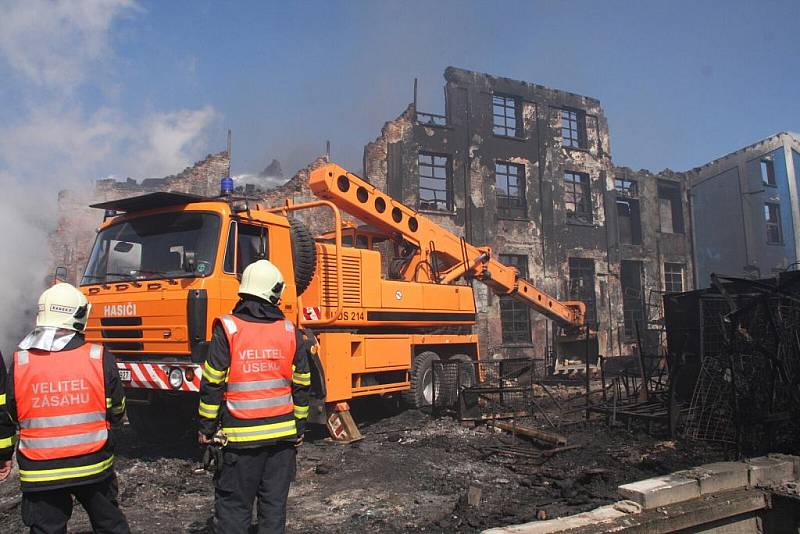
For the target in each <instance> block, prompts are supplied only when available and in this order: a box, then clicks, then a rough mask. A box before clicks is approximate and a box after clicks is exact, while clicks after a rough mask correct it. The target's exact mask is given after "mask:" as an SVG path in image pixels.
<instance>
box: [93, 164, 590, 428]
mask: <svg viewBox="0 0 800 534" xmlns="http://www.w3.org/2000/svg"><path fill="white" fill-rule="evenodd" d="M223 183H225V182H224V181H223ZM309 184H310V187H311V190H312V191H313V193H314V194H315V196H316V197H318V200H315V201H312V202H306V203H302V204H292V203H291V202H290V201H288V200H287V202H286V203H285V204H284V205H283V206H277V207H273V208H266V207H263V206H261V205H259V204H257V203H254V202H253V201H252V200H250V199H245V198H237V197H234V196H233V195H232V194H231V192H230V191H229V190H225V191H223V193H224V194H222V195H220V197H215V198H205V197H197V196H192V195H185V194H179V193H152V194H149V195H143V196H139V197H133V198H128V199H121V200H116V201H111V202H105V203H101V204H96V205H94V207H97V208H101V209H105V210H106V220H105V221H104V223H103V224H102V225H101V227H100V229H99V230H98V235H97V238H96V241H95V244H94V247H93V250H92V254H91V256H90V260H89V263H88V265H87V268H86V272H85V274H84V277H83V280H82V283H81V286H82V289H83V291H84V292H85V293H86V294H87V296H88V298H89V300H90V302H91V303H92V304H93V308H92V310H93V313H92V315H91V316H90V318H89V323H88V326H87V329H86V331H87V336H88V338H89V340H90V341H94V342H101V343H104V344H105V345H106V346H107V347H108V348H109V349H110V350H112V351H113V352H114V353H115V355H116V356H117V365H118V367H119V369H120V374H121V378H122V379H123V382H124V384H125V386H126V389H127V390H128V397H129V406H130V408H129V420H130V422H131V424H132V425H133V426H134V428H135V429H137V430H141V431H142V432H141V434H142V435H144V436H148V435H155V436H165V435H166V436H168V435H170V434H174V433H176V432H179V431H180V429H181V428H186V427H188V426H189V425H188V422H189V421H190V420H191V419H192V418H193V416H194V413H195V411H196V406H197V391H198V389H199V382H200V374H201V373H200V368H199V366H200V364H202V362H203V360H204V358H205V351H206V349H207V346H208V342H209V340H210V337H211V326H212V323H213V320H214V319H215V318H216V317H218V316H219V315H220V314H223V313H228V312H229V311H230V310H231V309H232V307H233V305H234V304H235V302H236V300H237V298H238V297H237V288H238V278H239V277H240V275H241V272H242V270H243V269H244V267H245V266H246V265H248V264H249V263H250V262H252V261H255V260H256V259H260V258H268V259H269V260H270V261H272V262H273V263H275V265H277V266H278V268H279V269H280V270H281V271H282V272H283V274H284V278H285V279H286V281H287V284H286V289H285V291H284V294H283V297H282V299H281V302H280V307H281V309H282V310H283V312H284V314H285V315H286V316H287V318H289V319H290V320H292V321H293V322H295V323H296V324H297V325H298V326H299V327H300V328H302V329H303V330H304V331H305V332H306V335H307V341H308V342H307V349H308V351H309V354H310V356H311V359H312V362H313V365H312V385H313V389H314V390H315V392H316V396H317V399H318V402H317V403H316V410H314V409H312V416H315V419H316V420H317V421H319V422H322V421H327V423H328V426H329V429H330V430H331V432H332V434H334V435H337V433H339V434H348V433H349V434H350V436H351V437H352V434H353V433H357V430H355V429H354V428H353V427H352V425H347V424H342V421H343V420H346V419H347V417H346V416H347V412H346V403H347V402H348V401H349V400H351V399H353V398H355V397H361V396H368V395H387V394H400V395H401V396H402V397H403V399H404V400H405V401H406V402H407V403H408V404H410V405H412V406H417V407H419V406H423V405H426V404H429V403H430V402H431V400H432V397H433V396H434V395H436V392H435V391H434V387H435V386H434V379H433V366H434V362H437V361H461V362H465V363H466V362H474V361H476V360H478V359H479V357H480V355H479V348H478V345H479V344H478V336H477V335H475V334H472V333H468V332H469V329H470V327H471V326H473V325H474V324H475V323H476V309H475V300H474V294H473V290H472V287H471V286H470V285H467V284H465V283H458V281H459V280H469V279H474V280H478V281H480V282H482V283H484V284H486V285H487V286H488V287H489V288H491V289H492V291H494V292H495V293H497V294H500V295H508V296H510V297H512V298H515V299H517V300H520V301H521V302H524V303H525V304H527V305H529V306H531V307H532V308H533V309H535V310H537V311H539V312H541V313H542V314H544V315H545V316H547V317H549V318H550V319H553V320H554V321H556V322H557V323H558V324H560V325H562V326H564V327H566V328H571V327H579V326H581V325H583V323H584V313H585V307H584V305H583V303H581V302H562V301H559V300H557V299H555V298H553V297H551V296H549V295H547V294H546V293H544V292H542V291H541V290H539V289H538V288H536V287H535V286H534V285H533V284H531V283H530V282H529V281H527V280H524V279H522V278H520V276H519V273H518V272H517V271H516V269H515V268H513V267H509V266H506V265H503V264H502V263H501V262H499V261H497V260H496V259H495V258H494V257H493V255H492V250H491V249H490V248H489V247H476V246H474V245H472V244H470V243H467V242H466V241H464V239H462V238H460V237H458V236H456V235H455V234H453V233H452V232H450V231H448V230H446V229H445V228H443V227H441V226H440V225H438V224H436V223H434V222H433V221H431V220H430V219H428V218H427V217H425V216H424V215H422V214H420V213H418V212H416V211H414V210H412V209H410V208H409V207H407V206H404V205H403V204H402V203H400V202H398V201H397V200H395V199H392V198H391V197H389V196H388V195H386V194H385V193H383V192H381V191H379V190H378V189H376V188H375V187H373V186H372V185H370V184H369V183H368V182H366V181H364V180H362V179H361V178H359V177H358V176H356V175H354V174H352V173H350V172H348V171H346V170H345V169H343V168H342V167H339V166H338V165H334V164H327V165H324V166H322V167H320V168H318V169H316V170H314V171H313V172H312V173H311V176H310V180H309ZM320 209H322V210H327V211H328V212H329V214H330V216H331V219H330V220H331V221H332V224H333V229H332V230H331V232H329V233H328V234H325V235H323V236H319V237H317V238H316V239H315V238H314V237H312V236H311V234H310V233H309V231H308V229H307V228H306V227H305V225H303V224H302V223H300V222H299V220H297V219H296V218H294V217H291V215H293V214H295V213H297V212H300V211H306V210H320ZM342 212H344V213H346V214H348V215H350V216H352V217H354V218H356V219H358V220H360V221H361V222H363V223H366V225H367V226H366V227H354V226H352V225H347V224H343V222H342V215H341V214H342ZM315 215H316V214H315ZM390 246H391V248H392V250H391V251H389V250H388V249H389V248H390ZM376 248H381V249H382V250H376ZM384 254H386V255H388V256H389V257H388V258H385V257H384ZM441 327H456V328H448V329H442V328H441ZM442 330H447V331H448V333H441V331H442ZM450 332H455V333H450ZM439 387H447V384H444V385H441V384H440V385H439ZM442 393H446V392H442ZM331 408H335V409H333V410H331ZM329 412H330V413H329ZM343 416H344V419H343ZM340 437H341V436H340Z"/></svg>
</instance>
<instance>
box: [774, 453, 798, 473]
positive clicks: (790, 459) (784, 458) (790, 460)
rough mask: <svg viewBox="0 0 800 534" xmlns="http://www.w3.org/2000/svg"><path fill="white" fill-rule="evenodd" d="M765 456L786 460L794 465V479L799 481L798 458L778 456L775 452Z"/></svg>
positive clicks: (790, 455) (787, 455)
mask: <svg viewBox="0 0 800 534" xmlns="http://www.w3.org/2000/svg"><path fill="white" fill-rule="evenodd" d="M767 456H768V457H769V458H775V459H777V460H786V461H789V462H792V464H793V465H794V479H795V480H800V456H794V455H793V454H780V453H777V452H773V453H770V454H769V455H767Z"/></svg>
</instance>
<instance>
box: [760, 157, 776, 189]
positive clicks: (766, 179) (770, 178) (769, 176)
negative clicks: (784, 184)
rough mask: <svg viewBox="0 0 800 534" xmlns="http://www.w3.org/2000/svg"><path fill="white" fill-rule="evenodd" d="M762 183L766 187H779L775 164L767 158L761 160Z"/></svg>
mask: <svg viewBox="0 0 800 534" xmlns="http://www.w3.org/2000/svg"><path fill="white" fill-rule="evenodd" d="M761 182H762V183H763V184H764V185H777V183H776V182H775V162H774V161H772V160H771V159H768V158H765V159H762V160H761Z"/></svg>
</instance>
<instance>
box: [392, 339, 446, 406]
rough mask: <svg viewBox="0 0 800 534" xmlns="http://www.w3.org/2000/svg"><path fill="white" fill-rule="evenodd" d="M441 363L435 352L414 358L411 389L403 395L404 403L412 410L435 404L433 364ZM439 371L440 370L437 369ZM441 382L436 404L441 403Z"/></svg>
mask: <svg viewBox="0 0 800 534" xmlns="http://www.w3.org/2000/svg"><path fill="white" fill-rule="evenodd" d="M438 361H439V355H438V354H436V353H435V352H431V351H425V352H421V353H419V354H417V355H416V356H414V360H413V361H412V362H411V369H410V370H409V375H410V378H409V381H410V382H411V388H410V389H408V390H407V391H403V392H402V393H401V397H402V399H403V402H404V403H405V404H406V405H408V406H410V407H412V408H422V407H423V406H430V405H431V404H432V403H433V399H434V395H433V385H434V380H433V362H438ZM437 371H438V369H437ZM440 391H441V381H439V380H437V381H436V398H437V401H436V403H437V404H438V403H439V400H438V399H439V393H440Z"/></svg>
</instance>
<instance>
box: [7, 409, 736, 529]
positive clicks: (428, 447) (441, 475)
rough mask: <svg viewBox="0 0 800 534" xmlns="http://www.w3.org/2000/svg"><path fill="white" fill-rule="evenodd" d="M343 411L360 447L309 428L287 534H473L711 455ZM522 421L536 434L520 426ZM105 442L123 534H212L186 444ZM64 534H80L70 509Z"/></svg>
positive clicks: (570, 509) (607, 435)
mask: <svg viewBox="0 0 800 534" xmlns="http://www.w3.org/2000/svg"><path fill="white" fill-rule="evenodd" d="M353 414H354V417H355V418H356V420H357V421H358V422H359V425H360V428H361V430H362V432H363V434H364V436H365V437H364V439H363V440H362V441H360V442H357V443H353V444H350V445H339V444H336V443H332V442H330V441H329V440H327V439H325V437H324V434H323V433H322V432H320V431H319V430H321V429H317V431H316V432H313V433H312V435H310V436H309V439H308V440H307V443H306V444H305V445H304V446H303V447H302V448H301V450H300V453H299V455H298V471H297V480H296V482H295V483H294V485H293V486H292V490H291V493H290V497H289V510H288V518H289V519H288V531H289V532H295V533H339V532H341V533H345V532H347V533H351V532H365V531H371V532H478V531H480V530H482V529H484V528H489V527H492V526H498V525H505V524H512V523H521V522H525V521H531V520H535V519H536V518H537V517H538V518H544V517H546V518H553V517H558V516H562V515H569V514H573V513H577V512H581V511H584V510H589V509H592V508H595V507H597V506H600V505H602V504H606V503H608V502H611V501H614V500H616V493H615V491H616V487H617V486H618V485H619V484H623V483H626V482H631V481H634V480H638V479H642V478H647V477H650V476H654V475H658V474H665V473H669V472H672V471H675V470H679V469H683V468H687V467H690V466H693V465H697V464H701V463H706V462H709V461H715V460H719V459H722V458H723V453H722V451H720V450H718V449H715V448H713V447H709V446H708V445H707V444H698V445H692V444H689V443H682V442H673V441H663V440H659V439H657V438H653V437H650V436H647V435H646V434H643V433H632V432H629V431H626V430H623V429H619V428H615V429H614V430H613V431H610V430H609V428H608V426H607V425H606V424H605V423H604V422H602V421H595V422H590V423H581V422H579V423H574V422H573V423H571V424H569V425H568V426H563V427H562V428H561V429H560V430H558V431H559V432H560V433H562V434H564V435H566V436H567V438H568V444H569V445H578V446H579V448H576V449H572V450H566V451H563V452H561V453H558V454H555V455H553V456H552V457H550V459H549V460H548V461H547V462H545V463H544V464H543V465H535V464H536V463H539V461H537V460H534V459H532V458H528V457H526V456H508V455H505V454H499V453H498V452H496V451H493V450H492V448H496V447H509V446H511V447H521V448H522V449H518V450H529V451H530V452H531V453H536V452H537V451H539V449H537V447H536V446H534V445H533V444H531V443H529V442H527V441H525V440H521V439H519V438H515V437H513V436H510V435H508V434H507V433H503V432H499V431H496V430H495V429H493V428H491V427H487V426H486V425H480V426H477V427H474V428H473V427H468V426H464V425H462V424H461V423H459V422H458V421H455V420H454V419H452V418H449V417H438V418H434V417H432V416H431V415H430V414H426V413H423V412H420V411H417V410H408V411H402V410H400V409H399V408H398V407H397V406H396V404H395V403H393V402H391V401H381V400H372V401H369V402H361V403H356V404H355V405H354V407H353ZM581 416H582V414H581V413H578V414H576V415H575V419H574V420H577V418H579V417H581ZM563 422H564V421H562V423H563ZM534 423H539V426H540V427H541V428H545V427H544V426H542V425H541V423H542V422H541V421H538V422H537V421H528V422H527V424H534ZM116 442H117V462H116V467H117V474H118V478H119V486H120V503H121V506H122V508H123V510H124V512H125V514H126V515H127V517H128V520H129V522H130V524H131V528H132V530H133V531H134V532H187V533H188V532H192V533H204V532H212V529H211V515H212V504H213V489H212V480H211V476H210V475H209V474H207V473H200V474H196V473H195V472H194V471H195V468H196V467H197V462H198V459H199V457H200V449H199V448H198V447H197V446H195V445H194V444H193V443H192V442H191V440H187V441H186V443H183V444H177V445H169V446H163V445H162V446H157V445H146V444H143V443H141V442H140V441H139V440H138V439H137V437H136V435H135V434H134V433H133V431H132V430H131V429H130V428H129V427H127V426H126V427H124V428H123V429H122V430H121V431H120V432H119V434H117V436H116ZM15 477H16V475H14V476H12V478H10V479H9V480H7V481H6V482H5V483H3V484H0V531H1V532H20V531H22V530H23V526H22V522H21V519H20V510H19V486H18V482H17V480H16V479H15ZM470 487H472V488H473V494H476V493H477V490H478V489H479V490H480V502H479V503H478V504H477V505H471V504H470V503H469V502H468V499H467V494H468V492H469V488H470ZM70 532H75V533H79V532H80V533H83V532H87V533H88V532H91V528H90V527H89V523H88V518H87V517H86V514H85V513H84V512H83V510H82V509H81V508H80V506H76V508H75V512H74V514H73V518H72V520H71V522H70Z"/></svg>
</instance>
